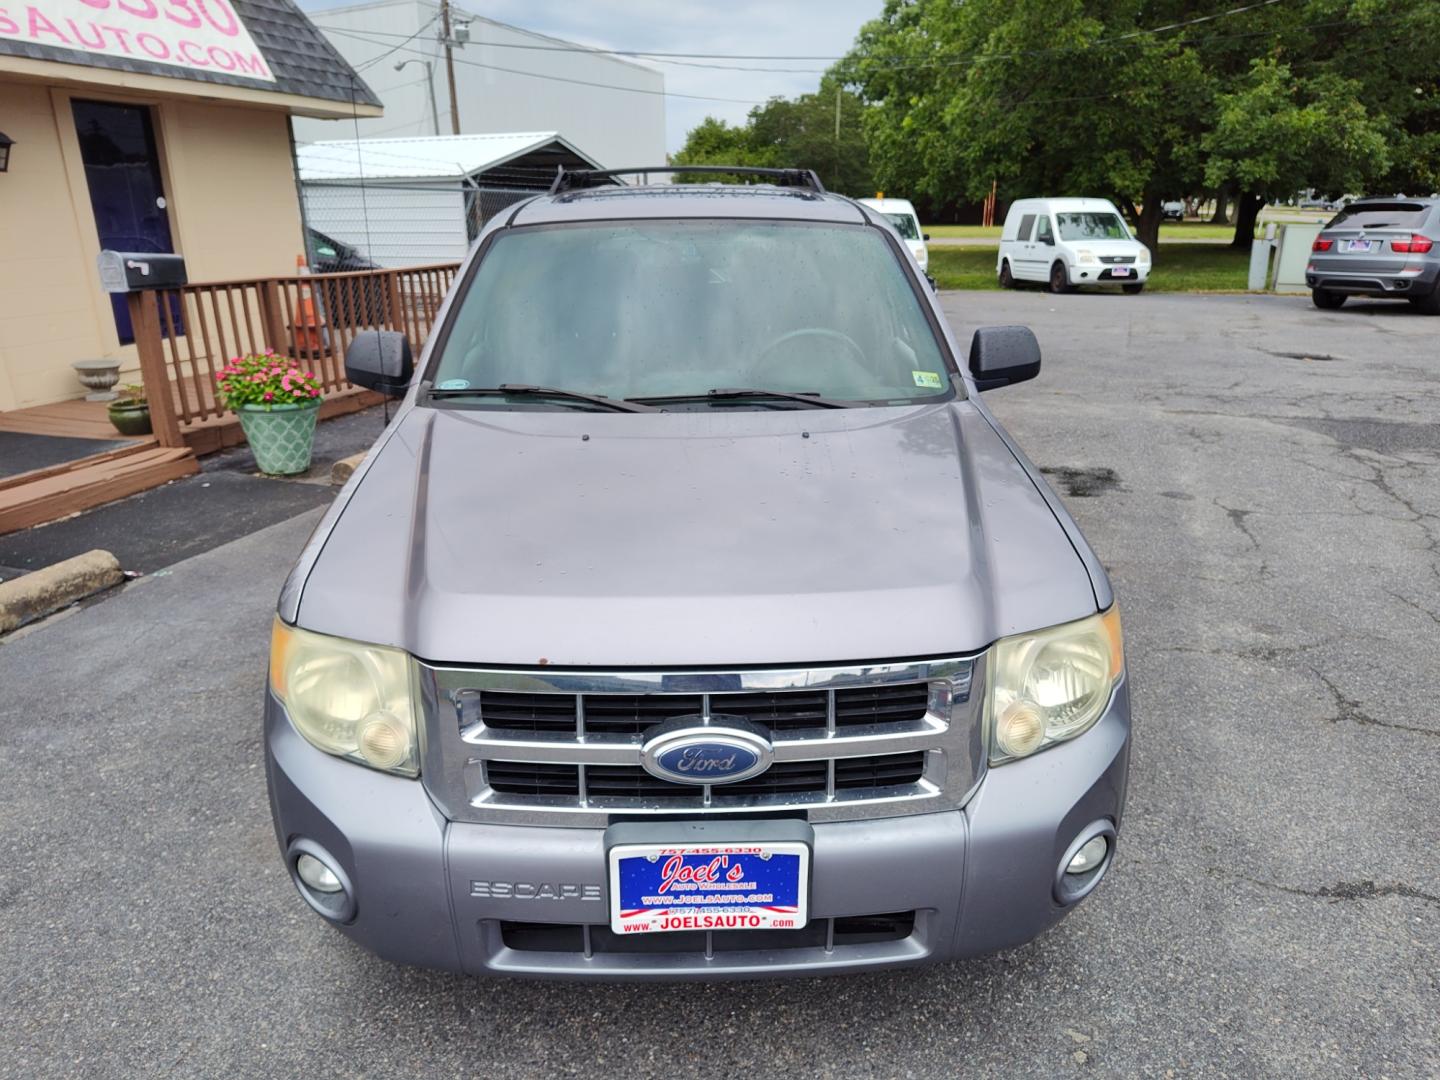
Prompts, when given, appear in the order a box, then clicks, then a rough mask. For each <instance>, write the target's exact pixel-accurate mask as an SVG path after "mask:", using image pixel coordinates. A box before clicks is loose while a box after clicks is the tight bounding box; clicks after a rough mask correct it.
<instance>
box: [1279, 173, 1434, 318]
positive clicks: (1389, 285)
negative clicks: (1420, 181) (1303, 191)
mask: <svg viewBox="0 0 1440 1080" xmlns="http://www.w3.org/2000/svg"><path fill="white" fill-rule="evenodd" d="M1305 284H1307V285H1309V286H1310V296H1311V299H1313V300H1314V301H1315V306H1316V307H1318V308H1324V309H1325V310H1327V311H1333V310H1334V309H1335V308H1338V307H1340V306H1341V305H1342V304H1344V303H1345V298H1346V297H1348V296H1372V297H1378V298H1380V299H1384V300H1409V301H1410V303H1411V305H1412V306H1414V307H1416V308H1419V309H1420V310H1421V311H1423V312H1424V313H1425V314H1427V315H1440V199H1434V198H1430V199H1403V198H1399V199H1396V198H1391V199H1356V200H1355V201H1354V202H1352V203H1350V204H1349V205H1348V206H1346V207H1345V209H1343V210H1341V211H1340V212H1339V213H1338V214H1336V215H1335V216H1334V217H1333V218H1331V219H1330V222H1329V224H1327V225H1326V226H1325V228H1324V229H1323V230H1322V231H1321V233H1320V235H1319V236H1318V237H1316V239H1315V242H1314V244H1313V245H1311V248H1310V265H1308V266H1307V267H1305Z"/></svg>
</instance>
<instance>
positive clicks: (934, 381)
mask: <svg viewBox="0 0 1440 1080" xmlns="http://www.w3.org/2000/svg"><path fill="white" fill-rule="evenodd" d="M910 376H911V378H913V379H914V380H915V385H916V386H923V387H925V388H926V389H927V390H939V389H940V388H941V387H942V386H943V385H944V384H943V383H941V381H940V375H939V373H938V372H935V371H912V372H910Z"/></svg>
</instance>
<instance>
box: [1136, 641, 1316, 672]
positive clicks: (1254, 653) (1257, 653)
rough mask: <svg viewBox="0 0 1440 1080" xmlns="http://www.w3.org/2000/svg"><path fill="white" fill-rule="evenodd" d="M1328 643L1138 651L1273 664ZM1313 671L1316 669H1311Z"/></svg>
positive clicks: (1169, 647) (1166, 648) (1176, 646)
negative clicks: (1195, 654)
mask: <svg viewBox="0 0 1440 1080" xmlns="http://www.w3.org/2000/svg"><path fill="white" fill-rule="evenodd" d="M1328 644H1329V642H1328V641H1316V642H1312V643H1311V644H1309V645H1246V646H1245V647H1244V648H1239V647H1235V646H1230V647H1222V646H1218V645H1217V646H1210V647H1206V648H1202V647H1200V646H1198V645H1160V646H1157V647H1155V648H1153V649H1144V650H1137V652H1138V653H1140V654H1144V653H1152V652H1153V653H1163V652H1169V653H1198V654H1199V655H1201V656H1224V657H1228V658H1230V659H1234V660H1259V661H1262V662H1264V663H1273V662H1274V661H1276V660H1282V659H1284V658H1286V657H1288V656H1291V655H1293V654H1295V653H1303V652H1308V651H1309V650H1311V649H1318V648H1319V647H1320V646H1321V645H1328ZM1311 670H1312V671H1313V670H1314V669H1313V668H1311Z"/></svg>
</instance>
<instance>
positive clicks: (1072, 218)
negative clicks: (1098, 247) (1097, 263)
mask: <svg viewBox="0 0 1440 1080" xmlns="http://www.w3.org/2000/svg"><path fill="white" fill-rule="evenodd" d="M1055 216H1056V217H1057V218H1059V219H1060V239H1061V240H1129V239H1130V233H1129V232H1127V231H1126V229H1125V223H1124V222H1123V221H1121V220H1120V215H1118V214H1111V213H1107V212H1106V211H1103V210H1102V211H1098V212H1096V211H1086V212H1084V213H1078V214H1056V215H1055Z"/></svg>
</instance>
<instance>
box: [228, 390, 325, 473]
mask: <svg viewBox="0 0 1440 1080" xmlns="http://www.w3.org/2000/svg"><path fill="white" fill-rule="evenodd" d="M237 412H238V414H239V416H240V426H241V427H242V428H243V429H244V430H245V439H246V441H247V442H249V444H250V450H251V452H252V453H253V454H254V455H255V464H257V465H258V466H260V471H261V472H263V473H266V474H268V475H270V476H294V475H295V474H296V473H303V472H304V471H305V470H306V469H308V468H310V449H311V447H312V446H313V445H314V442H315V421H316V420H317V419H318V418H319V416H320V401H319V399H318V398H317V399H316V400H314V401H307V402H306V403H305V404H303V405H241V406H240V408H239V409H238V410H237Z"/></svg>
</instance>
